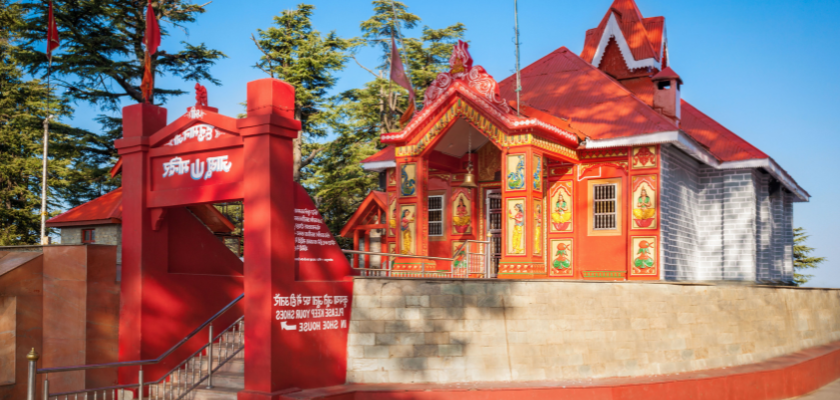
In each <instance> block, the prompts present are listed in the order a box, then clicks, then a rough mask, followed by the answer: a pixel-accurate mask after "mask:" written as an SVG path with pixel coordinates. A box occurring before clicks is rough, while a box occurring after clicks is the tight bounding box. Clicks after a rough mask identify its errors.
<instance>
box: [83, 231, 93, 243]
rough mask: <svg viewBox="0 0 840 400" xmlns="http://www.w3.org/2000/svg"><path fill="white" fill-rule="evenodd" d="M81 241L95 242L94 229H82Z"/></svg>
mask: <svg viewBox="0 0 840 400" xmlns="http://www.w3.org/2000/svg"><path fill="white" fill-rule="evenodd" d="M82 243H96V229H82Z"/></svg>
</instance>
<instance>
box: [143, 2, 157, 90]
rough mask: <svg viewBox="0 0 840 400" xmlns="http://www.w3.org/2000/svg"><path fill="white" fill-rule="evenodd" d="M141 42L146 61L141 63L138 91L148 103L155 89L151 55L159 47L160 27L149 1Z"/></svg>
mask: <svg viewBox="0 0 840 400" xmlns="http://www.w3.org/2000/svg"><path fill="white" fill-rule="evenodd" d="M143 42H144V43H146V59H145V60H144V63H143V68H144V70H145V71H144V72H143V82H142V83H141V84H140V91H141V92H142V93H143V101H150V100H151V98H152V94H153V90H154V87H155V75H154V72H153V71H152V54H155V52H156V51H157V48H158V46H160V26H158V22H157V18H155V10H153V9H152V0H149V7H148V8H147V9H146V32H145V37H144V38H143Z"/></svg>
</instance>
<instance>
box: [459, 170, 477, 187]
mask: <svg viewBox="0 0 840 400" xmlns="http://www.w3.org/2000/svg"><path fill="white" fill-rule="evenodd" d="M461 187H465V188H470V189H472V188H477V187H478V185H476V184H475V175H473V173H472V170H470V171H469V172H467V174H466V175H464V183H462V184H461Z"/></svg>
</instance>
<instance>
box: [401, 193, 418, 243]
mask: <svg viewBox="0 0 840 400" xmlns="http://www.w3.org/2000/svg"><path fill="white" fill-rule="evenodd" d="M416 217H417V205H415V204H403V205H402V206H401V207H400V217H399V221H398V223H399V227H400V237H399V241H400V254H416V253H415V250H416V248H415V238H416V237H417V223H416Z"/></svg>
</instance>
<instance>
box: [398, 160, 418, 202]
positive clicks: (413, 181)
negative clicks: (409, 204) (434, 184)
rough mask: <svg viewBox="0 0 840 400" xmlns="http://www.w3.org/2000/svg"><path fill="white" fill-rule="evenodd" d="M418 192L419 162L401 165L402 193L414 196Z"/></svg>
mask: <svg viewBox="0 0 840 400" xmlns="http://www.w3.org/2000/svg"><path fill="white" fill-rule="evenodd" d="M415 193H417V164H402V165H401V166H400V194H401V195H403V196H414V194H415Z"/></svg>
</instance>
